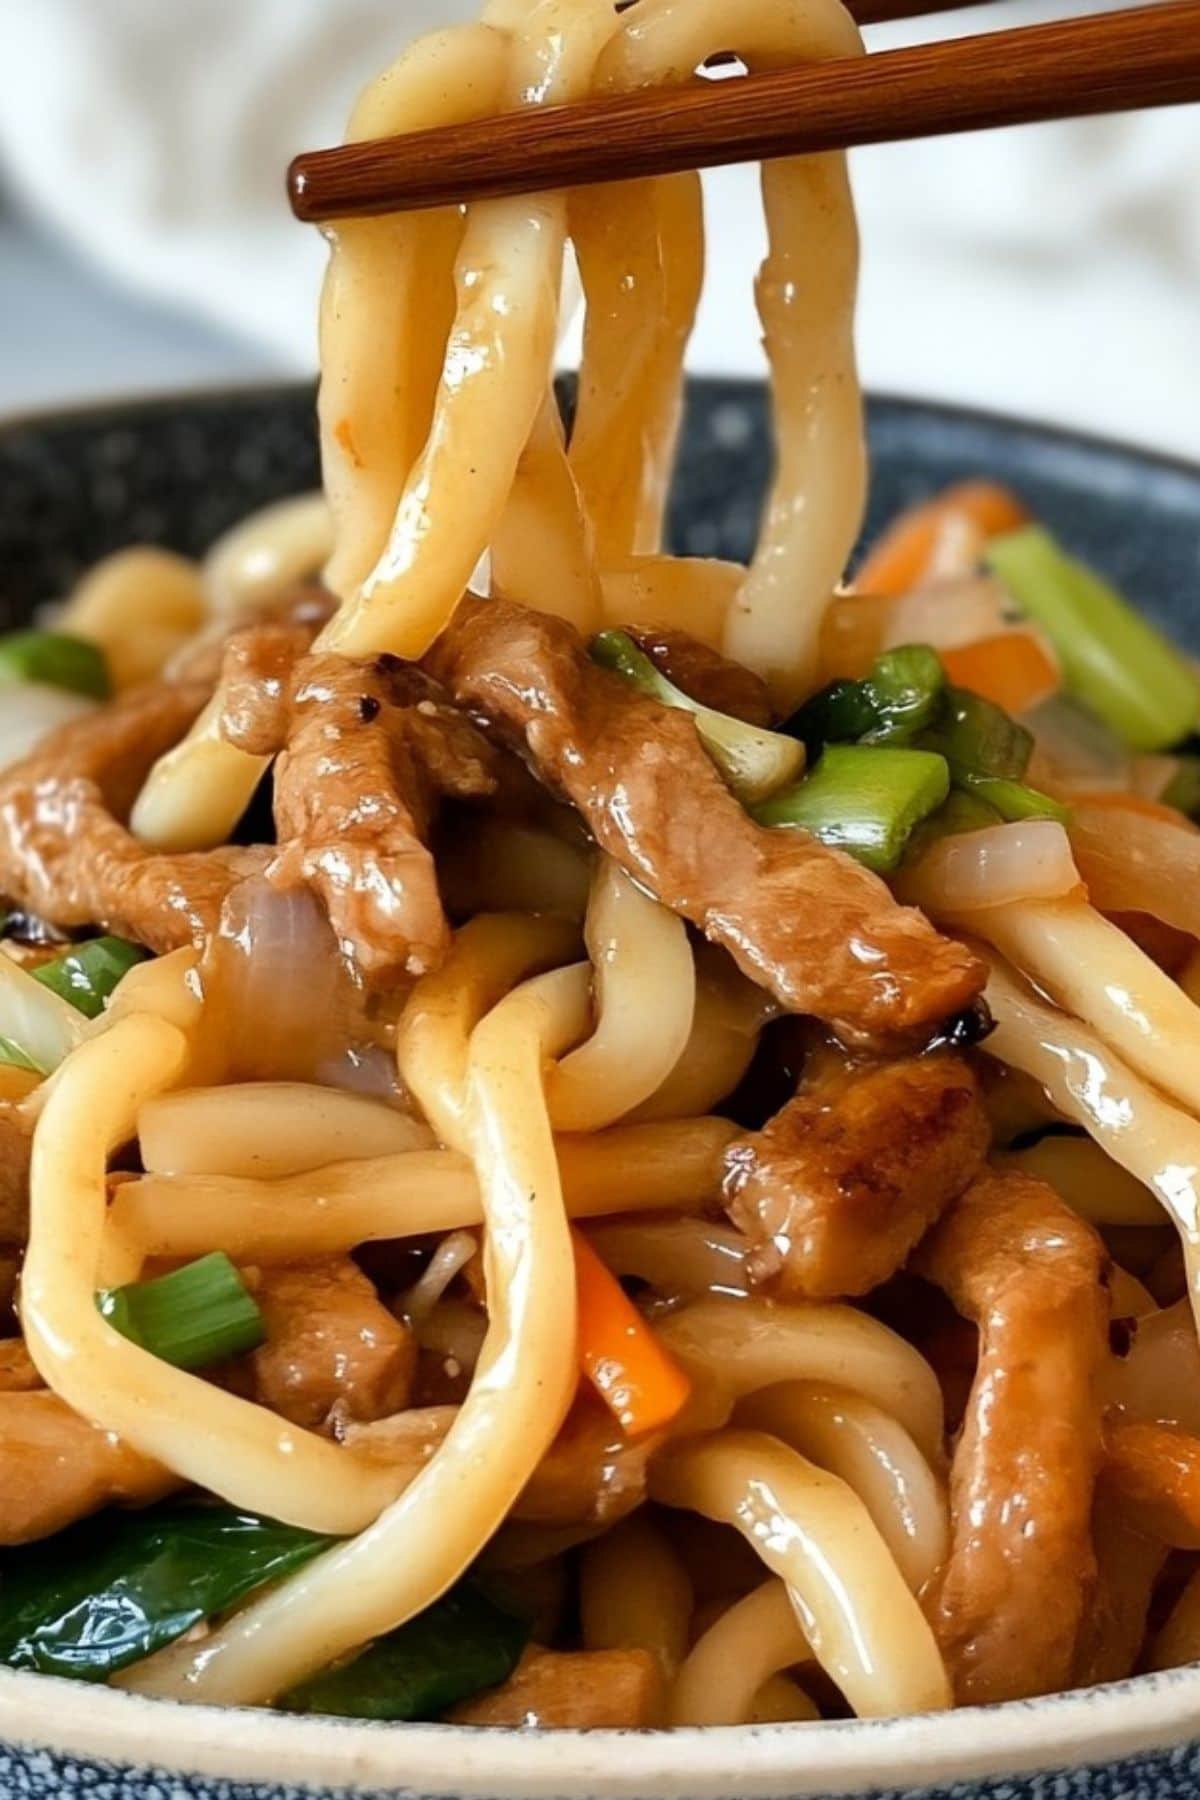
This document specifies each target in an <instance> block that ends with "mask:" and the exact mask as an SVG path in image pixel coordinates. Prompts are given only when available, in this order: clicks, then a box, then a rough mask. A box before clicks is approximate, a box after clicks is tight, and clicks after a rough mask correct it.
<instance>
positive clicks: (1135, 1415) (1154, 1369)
mask: <svg viewBox="0 0 1200 1800" xmlns="http://www.w3.org/2000/svg"><path fill="white" fill-rule="evenodd" d="M1104 1397H1105V1399H1106V1401H1107V1402H1108V1404H1109V1405H1110V1406H1119V1407H1120V1408H1121V1409H1122V1411H1123V1412H1124V1413H1125V1414H1126V1416H1127V1417H1129V1418H1131V1419H1139V1420H1145V1421H1148V1422H1150V1423H1153V1424H1161V1425H1178V1426H1180V1427H1181V1429H1182V1430H1184V1431H1189V1432H1191V1433H1192V1434H1193V1436H1197V1435H1200V1347H1198V1346H1197V1343H1196V1325H1195V1321H1194V1319H1193V1318H1192V1309H1191V1306H1190V1305H1189V1303H1188V1302H1187V1301H1186V1300H1180V1301H1179V1302H1178V1303H1177V1304H1176V1305H1175V1306H1168V1307H1164V1308H1163V1310H1162V1311H1161V1312H1153V1313H1149V1314H1147V1315H1146V1316H1144V1317H1142V1318H1139V1319H1138V1321H1137V1326H1136V1330H1135V1331H1134V1335H1133V1342H1132V1344H1131V1345H1130V1347H1129V1353H1128V1355H1126V1356H1123V1357H1114V1358H1113V1361H1112V1364H1111V1366H1110V1371H1109V1375H1108V1379H1107V1381H1106V1383H1105V1396H1104Z"/></svg>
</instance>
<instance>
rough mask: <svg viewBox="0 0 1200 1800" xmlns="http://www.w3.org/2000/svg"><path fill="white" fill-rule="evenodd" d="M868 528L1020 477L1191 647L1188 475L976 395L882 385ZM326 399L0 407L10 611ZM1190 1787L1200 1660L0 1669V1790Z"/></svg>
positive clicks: (721, 499) (486, 1794)
mask: <svg viewBox="0 0 1200 1800" xmlns="http://www.w3.org/2000/svg"><path fill="white" fill-rule="evenodd" d="M870 424H871V439H872V450H873V453H874V460H875V477H874V485H873V491H872V502H871V517H870V520H869V525H868V529H869V530H870V529H874V528H876V527H877V526H878V525H879V524H880V523H882V522H883V521H884V520H885V519H886V518H888V517H889V516H890V515H892V514H894V513H895V512H896V511H897V509H898V508H899V507H901V506H902V505H904V504H906V503H908V502H909V501H911V500H914V499H918V498H921V497H923V496H924V495H926V494H928V493H930V492H932V491H934V490H936V489H937V488H938V487H940V486H943V485H944V484H945V483H947V482H949V481H953V480H957V479H961V478H962V477H964V476H969V475H979V474H989V475H992V476H995V477H997V478H999V479H1001V480H1004V481H1008V482H1009V483H1011V485H1012V486H1013V487H1015V488H1016V489H1017V490H1018V491H1019V492H1020V493H1021V494H1022V495H1023V496H1024V498H1025V499H1026V500H1027V501H1028V503H1029V504H1030V506H1031V508H1032V509H1033V510H1034V511H1035V512H1036V513H1037V514H1038V515H1039V516H1041V517H1042V518H1044V519H1045V520H1046V521H1047V522H1048V523H1049V524H1050V525H1052V526H1053V527H1054V528H1055V529H1056V530H1058V531H1059V532H1060V533H1061V534H1062V535H1063V537H1064V538H1065V539H1066V540H1067V542H1068V543H1069V544H1070V546H1071V547H1072V548H1073V549H1074V550H1076V551H1077V552H1079V553H1080V554H1082V555H1083V556H1085V557H1087V558H1088V559H1090V560H1091V561H1093V562H1094V563H1095V564H1096V566H1097V567H1098V568H1100V569H1102V570H1104V571H1105V572H1106V573H1108V574H1109V575H1111V576H1112V578H1113V579H1114V580H1116V581H1117V582H1118V583H1119V584H1121V585H1122V586H1123V587H1124V588H1125V589H1126V591H1127V592H1128V593H1129V594H1131V595H1132V596H1133V597H1134V598H1135V599H1136V600H1137V601H1138V602H1139V604H1141V605H1143V606H1144V607H1145V608H1146V609H1147V610H1148V611H1149V612H1150V613H1151V615H1152V616H1154V617H1156V618H1158V619H1159V620H1161V621H1162V622H1164V623H1169V624H1170V625H1171V626H1172V628H1173V629H1174V631H1175V632H1176V633H1177V634H1178V635H1180V636H1181V637H1183V638H1185V639H1187V640H1190V641H1192V642H1193V643H1194V644H1196V645H1197V646H1198V647H1200V613H1198V611H1197V601H1198V599H1200V469H1193V468H1189V467H1187V466H1186V465H1183V464H1179V463H1173V462H1170V461H1167V460H1164V459H1158V458H1154V457H1149V456H1145V455H1142V454H1139V453H1137V452H1134V451H1130V450H1126V449H1123V448H1121V447H1119V446H1116V445H1110V444H1104V443H1098V442H1094V441H1088V440H1083V439H1079V438H1075V437H1071V436H1068V435H1061V434H1058V433H1055V432H1051V431H1046V430H1043V429H1040V428H1037V427H1032V426H1025V425H1020V424H1014V423H1012V422H1010V421H1006V420H1001V419H995V418H989V417H985V416H982V415H978V414H971V413H957V412H953V411H950V410H947V409H943V408H937V407H926V406H921V405H916V404H912V403H909V402H906V401H901V400H879V401H876V402H874V403H873V404H872V407H871V414H870ZM768 445H769V435H768V430H767V420H766V416H765V408H764V401H763V395H762V390H761V389H760V388H757V387H755V386H753V385H751V384H733V383H716V382H708V383H698V384H696V386H695V387H694V389H693V392H692V395H691V401H690V416H689V422H688V429H687V433H686V439H685V444H684V451H683V457H682V470H681V476H680V480H679V483H678V486H677V490H676V494H675V500H674V504H673V509H672V535H673V538H674V541H675V545H676V547H677V548H678V549H681V550H683V551H686V552H688V553H690V554H693V555H714V554H716V555H723V556H732V557H741V556H744V555H745V554H746V553H747V551H748V549H749V547H750V544H751V542H752V540H753V536H754V530H755V525H756V519H757V514H758V509H759V506H760V504H761V497H762V493H763V491H764V488H765V485H766V482H767V480H768V474H769V448H768ZM316 478H317V464H316V453H315V445H314V436H313V427H312V396H311V393H310V392H309V391H307V390H303V389H269V390H247V391H244V392H235V393H231V394H221V395H215V396H204V397H198V398H195V397H190V398H187V399H182V400H167V401H155V402H150V403H145V404H136V403H135V404H132V405H129V406H124V407H117V408H104V409H100V410H96V411H92V412H87V413H79V414H75V415H71V416H65V415H57V416H55V417H52V418H47V419H33V420H27V421H16V422H14V423H12V424H10V425H6V426H3V427H0V623H4V622H11V623H16V622H18V621H19V620H22V619H24V618H26V617H28V616H29V613H30V611H31V610H32V608H33V607H35V606H36V605H37V604H39V603H40V602H42V601H44V600H49V599H53V598H55V597H57V596H59V595H61V594H63V593H64V592H65V591H66V590H67V588H68V587H69V586H70V584H71V582H72V581H73V580H74V579H75V577H76V576H77V575H78V574H79V573H80V572H81V570H82V569H84V568H86V567H87V565H88V564H89V563H91V562H93V561H94V560H95V559H96V558H97V557H99V556H102V555H104V554H105V553H106V552H108V551H110V550H114V549H117V548H120V547H121V546H123V545H125V544H128V543H130V542H134V541H139V540H140V541H152V542H157V543H162V544H167V545H170V546H172V547H173V548H176V549H179V550H182V551H185V552H187V553H190V554H196V553H198V552H200V551H202V550H203V549H204V548H205V547H206V546H207V545H208V544H210V543H211V542H212V540H213V539H214V538H215V537H216V536H217V535H218V534H219V533H220V532H221V531H223V530H224V529H225V528H226V527H227V526H229V525H231V524H233V523H235V522H236V521H237V520H238V519H239V518H241V517H243V516H244V514H245V513H246V512H247V511H249V510H250V509H251V508H252V507H254V506H257V505H261V504H263V503H264V502H266V501H267V500H270V499H274V498H278V497H280V496H282V495H285V494H290V493H295V492H297V491H298V490H300V489H303V488H305V487H309V486H312V485H314V483H315V481H316ZM347 1791H353V1792H355V1793H358V1794H363V1795H368V1796H374V1795H379V1796H382V1795H385V1794H397V1793H403V1794H406V1795H412V1796H420V1795H430V1796H438V1797H439V1800H440V1797H442V1796H455V1797H456V1800H592V1796H605V1800H610V1797H611V1800H616V1797H617V1796H620V1797H621V1800H779V1797H782V1796H797V1797H798V1796H801V1795H803V1796H814V1797H815V1796H823V1797H825V1800H829V1797H832V1796H838V1797H840V1796H848V1795H855V1796H860V1797H864V1800H865V1797H867V1796H869V1797H870V1800H968V1797H969V1800H1085V1796H1086V1797H1087V1800H1193V1797H1194V1796H1196V1795H1197V1794H1200V1670H1188V1671H1180V1672H1176V1673H1174V1674H1171V1675H1167V1676H1155V1677H1144V1678H1142V1679H1140V1680H1138V1681H1134V1682H1127V1683H1123V1684H1121V1685H1119V1686H1117V1687H1113V1688H1108V1689H1103V1690H1093V1691H1092V1692H1089V1693H1085V1694H1075V1695H1067V1696H1063V1697H1060V1698H1057V1699H1051V1700H1047V1701H1038V1702H1028V1703H1023V1704H1020V1705H1016V1706H1011V1707H1002V1708H993V1709H991V1710H989V1711H988V1712H981V1713H971V1712H963V1713H957V1714H952V1715H948V1716H945V1717H942V1718H939V1719H931V1720H893V1721H886V1722H880V1723H875V1724H870V1725H848V1726H847V1725H820V1726H805V1727H802V1728H797V1727H793V1728H788V1727H759V1728H753V1729H750V1728H748V1729H745V1730H739V1731H722V1732H715V1733H703V1734H698V1733H694V1732H682V1733H677V1734H674V1735H673V1736H670V1737H666V1736H662V1735H656V1734H613V1733H592V1734H587V1735H583V1734H580V1735H576V1734H573V1733H558V1734H555V1733H551V1734H548V1735H547V1736H545V1737H541V1738H537V1737H531V1736H523V1735H522V1734H519V1733H515V1732H488V1733H463V1732H460V1731H454V1730H452V1729H449V1728H444V1727H426V1726H405V1727H399V1726H372V1725H365V1726H359V1725H348V1724H343V1723H336V1722H330V1721H313V1720H303V1719H290V1718H287V1717H285V1716H280V1715H263V1714H253V1713H249V1712H225V1713H216V1712H210V1711H208V1710H207V1709H185V1708H175V1707H167V1706H163V1705H161V1704H155V1703H148V1702H145V1701H138V1700H135V1699H133V1698H131V1697H130V1696H126V1695H120V1694H114V1693H109V1692H107V1691H104V1690H97V1689H93V1688H83V1687H77V1686H74V1685H73V1684H69V1683H64V1682H59V1681H50V1680H46V1679H42V1678H39V1677H36V1676H31V1675H21V1674H13V1673H10V1672H6V1671H0V1796H21V1797H25V1796H29V1797H30V1800H50V1797H51V1796H55V1797H57V1796H60V1795H64V1794H74V1793H77V1792H83V1793H87V1794H89V1795H91V1796H94V1800H193V1797H194V1800H292V1796H300V1795H302V1794H310V1795H311V1794H314V1793H315V1794H320V1795H323V1796H333V1795H342V1794H345V1793H346V1792H347Z"/></svg>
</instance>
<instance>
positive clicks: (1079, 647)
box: [986, 525, 1200, 750]
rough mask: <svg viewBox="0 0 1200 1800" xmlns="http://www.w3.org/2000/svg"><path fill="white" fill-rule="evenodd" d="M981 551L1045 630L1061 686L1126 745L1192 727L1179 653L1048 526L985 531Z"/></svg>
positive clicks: (1189, 683) (1195, 696)
mask: <svg viewBox="0 0 1200 1800" xmlns="http://www.w3.org/2000/svg"><path fill="white" fill-rule="evenodd" d="M986 558H987V561H988V563H989V565H990V566H991V568H992V569H993V570H994V572H995V573H996V574H997V575H998V576H999V577H1000V580H1001V581H1002V582H1003V583H1004V586H1005V587H1006V588H1007V589H1008V592H1009V593H1010V594H1011V595H1012V597H1013V599H1014V600H1015V601H1016V602H1017V604H1018V605H1019V606H1020V607H1021V608H1022V609H1023V610H1024V611H1025V612H1026V613H1028V614H1029V616H1030V618H1033V619H1036V620H1037V622H1038V623H1039V625H1041V627H1042V629H1043V630H1044V631H1045V632H1046V634H1047V636H1048V637H1049V638H1050V640H1051V642H1052V643H1053V645H1054V648H1055V650H1056V651H1057V652H1058V656H1059V660H1060V662H1061V663H1062V667H1063V676H1064V680H1065V683H1066V686H1067V687H1068V689H1069V690H1070V691H1071V692H1072V693H1074V694H1077V695H1078V696H1079V698H1080V699H1081V700H1085V701H1086V702H1087V704H1088V705H1089V706H1090V707H1091V708H1092V710H1093V712H1095V713H1098V714H1099V716H1100V717H1101V718H1102V719H1103V720H1104V721H1105V723H1106V724H1108V725H1109V726H1111V727H1112V729H1113V730H1114V731H1115V732H1116V733H1117V735H1118V736H1119V737H1121V738H1123V739H1124V740H1125V742H1126V743H1127V744H1129V745H1130V746H1131V747H1132V748H1133V749H1134V750H1165V749H1166V748H1167V747H1168V746H1169V745H1171V744H1174V743H1177V742H1178V740H1179V739H1180V738H1181V737H1183V736H1184V735H1185V734H1186V733H1187V732H1188V731H1190V730H1191V729H1192V727H1193V726H1194V725H1195V723H1196V718H1197V713H1198V712H1200V691H1198V690H1197V685H1196V678H1195V676H1194V675H1193V673H1192V671H1191V669H1190V668H1189V667H1188V664H1187V663H1186V661H1185V660H1184V658H1183V657H1182V656H1180V655H1179V653H1178V652H1177V651H1176V650H1175V649H1174V647H1173V646H1172V645H1171V644H1169V643H1168V642H1167V640H1166V638H1165V637H1164V636H1163V635H1162V633H1161V632H1160V631H1158V630H1156V629H1155V627H1154V626H1153V625H1151V624H1150V623H1149V621H1148V620H1146V619H1144V618H1142V617H1141V616H1140V615H1139V614H1138V613H1136V612H1134V610H1133V608H1132V607H1131V606H1130V605H1129V603H1128V601H1127V600H1124V599H1123V598H1122V597H1121V595H1120V594H1118V593H1117V591H1116V589H1115V588H1112V587H1109V585H1108V584H1107V582H1104V581H1102V580H1101V579H1100V577H1099V576H1098V575H1096V574H1093V572H1092V570H1091V569H1088V568H1086V567H1085V566H1084V565H1083V564H1082V563H1080V562H1076V561H1075V559H1074V558H1073V557H1070V556H1067V555H1066V554H1065V553H1064V552H1063V550H1062V549H1061V548H1060V547H1059V545H1058V544H1057V543H1056V542H1055V540H1054V539H1053V538H1052V537H1051V535H1050V533H1049V532H1048V531H1044V530H1042V528H1041V527H1040V526H1036V525H1030V526H1027V527H1025V528H1024V529H1023V530H1021V531H1014V532H1010V533H1008V534H1007V535H1006V536H1004V537H998V538H993V540H992V541H991V543H990V544H989V545H988V547H987V551H986Z"/></svg>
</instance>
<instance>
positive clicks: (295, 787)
mask: <svg viewBox="0 0 1200 1800" xmlns="http://www.w3.org/2000/svg"><path fill="white" fill-rule="evenodd" d="M496 763H497V755H496V752H495V750H494V749H493V748H492V746H491V745H490V744H489V743H488V742H487V740H486V738H484V737H482V736H481V735H480V733H479V732H478V731H477V730H476V729H475V727H474V726H473V725H472V724H471V723H470V721H469V720H468V719H466V718H465V717H464V716H463V715H462V714H461V713H459V712H457V711H456V710H455V709H454V708H453V707H452V706H449V705H447V703H446V700H445V697H444V696H443V695H442V694H440V693H439V691H438V689H437V688H436V687H435V686H434V684H433V683H432V682H431V681H430V680H429V678H428V676H426V675H424V674H423V673H422V672H421V670H420V669H416V668H413V667H412V666H410V665H407V664H404V663H401V662H400V661H399V660H398V659H397V658H395V657H391V656H381V657H378V658H377V659H376V660H375V661H374V662H372V663H366V664H362V663H353V662H348V661H347V660H346V659H345V658H344V657H340V656H332V655H329V656H312V657H309V658H307V659H306V660H305V661H304V662H303V663H301V664H300V665H299V667H298V668H297V670H296V675H295V679H294V684H293V690H292V700H291V717H290V728H289V734H288V740H287V748H286V749H285V750H284V751H283V753H282V754H281V756H280V757H279V760H278V763H277V764H276V770H275V822H276V828H277V830H278V834H279V842H280V845H281V850H280V854H279V857H278V860H277V862H276V864H275V865H274V868H273V870H272V877H273V879H275V880H277V881H282V882H284V883H286V884H289V885H290V884H294V883H297V882H301V881H303V882H307V883H308V885H309V886H310V887H312V888H313V890H314V891H315V892H316V893H317V894H318V895H319V896H320V898H321V900H322V901H323V903H324V905H325V906H326V908H327V909H328V912H329V917H330V921H331V923H332V925H333V928H334V931H335V932H336V934H337V936H338V938H339V939H340V940H341V941H342V942H343V943H344V944H346V945H347V946H348V947H349V948H350V949H351V950H352V952H353V954H354V957H355V959H356V961H357V962H358V964H359V967H360V968H361V969H362V971H363V973H364V974H365V975H366V976H367V978H368V979H369V980H372V981H381V982H382V981H387V980H389V979H391V978H393V977H394V976H396V975H398V974H400V973H403V972H407V973H408V974H410V975H420V974H423V973H425V971H426V970H428V969H431V968H435V967H436V966H437V964H438V963H439V962H440V961H441V958H442V956H443V954H444V953H445V950H446V946H447V944H448V943H449V926H448V925H447V923H446V917H445V914H444V912H443V910H442V902H441V896H440V895H439V893H438V884H437V872H436V870H435V868H434V861H433V855H432V853H431V851H430V850H429V848H428V846H427V839H428V836H429V828H430V825H431V823H432V819H433V814H434V811H435V809H436V806H437V803H438V802H439V800H441V799H442V798H444V797H449V798H456V799H479V798H484V797H486V796H488V795H491V794H494V793H495V791H496V788H497V775H496Z"/></svg>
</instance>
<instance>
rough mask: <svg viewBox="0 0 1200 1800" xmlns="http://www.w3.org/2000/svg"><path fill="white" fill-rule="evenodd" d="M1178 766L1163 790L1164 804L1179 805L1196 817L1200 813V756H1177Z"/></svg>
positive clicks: (1188, 813)
mask: <svg viewBox="0 0 1200 1800" xmlns="http://www.w3.org/2000/svg"><path fill="white" fill-rule="evenodd" d="M1175 760H1176V763H1177V767H1176V770H1175V773H1174V774H1173V775H1172V777H1171V779H1170V781H1169V782H1168V783H1167V785H1166V787H1165V789H1164V790H1163V795H1162V800H1163V805H1164V806H1174V807H1177V808H1178V810H1179V811H1180V812H1181V813H1186V814H1187V816H1188V818H1189V819H1194V818H1195V817H1196V815H1197V814H1198V813H1200V756H1178V755H1177V756H1176V759H1175Z"/></svg>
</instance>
